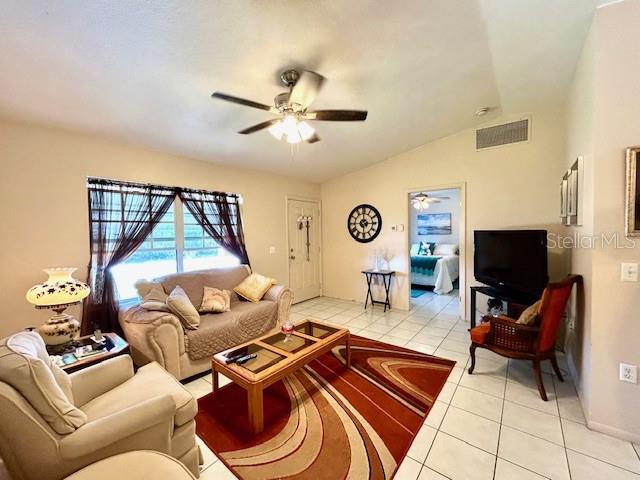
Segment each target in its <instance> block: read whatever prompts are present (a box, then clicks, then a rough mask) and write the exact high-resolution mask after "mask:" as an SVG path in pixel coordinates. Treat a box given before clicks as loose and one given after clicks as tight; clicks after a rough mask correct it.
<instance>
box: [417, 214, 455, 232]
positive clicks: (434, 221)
mask: <svg viewBox="0 0 640 480" xmlns="http://www.w3.org/2000/svg"><path fill="white" fill-rule="evenodd" d="M416 226H417V229H418V235H451V213H419V214H418V221H417V222H416Z"/></svg>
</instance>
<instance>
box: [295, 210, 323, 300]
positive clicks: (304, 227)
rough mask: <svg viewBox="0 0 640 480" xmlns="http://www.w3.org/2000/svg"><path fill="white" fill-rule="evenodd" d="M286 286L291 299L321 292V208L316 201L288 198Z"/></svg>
mask: <svg viewBox="0 0 640 480" xmlns="http://www.w3.org/2000/svg"><path fill="white" fill-rule="evenodd" d="M287 219H288V224H289V227H288V228H289V288H291V290H292V291H293V302H294V303H297V302H302V301H304V300H308V299H310V298H314V297H318V296H320V294H321V287H322V285H321V280H320V207H319V204H318V202H313V201H304V200H289V201H288V206H287Z"/></svg>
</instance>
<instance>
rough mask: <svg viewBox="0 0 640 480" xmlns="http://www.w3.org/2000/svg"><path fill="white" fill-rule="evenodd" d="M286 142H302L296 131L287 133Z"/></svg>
mask: <svg viewBox="0 0 640 480" xmlns="http://www.w3.org/2000/svg"><path fill="white" fill-rule="evenodd" d="M287 142H288V143H300V142H302V137H301V136H300V134H299V133H298V130H297V129H296V130H295V131H294V132H292V133H287Z"/></svg>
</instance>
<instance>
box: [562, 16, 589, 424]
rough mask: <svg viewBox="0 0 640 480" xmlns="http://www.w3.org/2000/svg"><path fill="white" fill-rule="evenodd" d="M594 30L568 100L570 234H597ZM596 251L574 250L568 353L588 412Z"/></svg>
mask: <svg viewBox="0 0 640 480" xmlns="http://www.w3.org/2000/svg"><path fill="white" fill-rule="evenodd" d="M594 54H595V50H594V30H593V29H591V30H590V32H589V35H588V36H587V38H586V40H585V43H584V46H583V50H582V53H581V55H580V59H579V61H578V66H577V68H576V72H575V79H574V82H573V85H572V87H571V91H570V94H569V98H568V101H567V148H566V150H567V162H568V164H567V167H569V166H570V165H571V164H573V162H574V161H575V160H576V158H577V157H578V156H582V157H583V182H582V184H581V185H580V187H581V188H580V193H579V194H580V203H579V208H580V210H581V215H580V216H581V219H582V223H581V225H580V226H575V227H567V228H566V234H568V235H574V236H575V235H580V236H584V237H588V236H591V235H593V233H594V219H593V213H594V212H593V209H594V207H593V202H594V156H593V153H594V152H593V115H594V112H593V103H594V102H593V100H594V88H595V85H594V69H595V62H594ZM591 262H592V250H590V249H585V248H576V249H573V250H572V251H571V271H572V272H573V273H579V274H581V275H582V277H583V286H582V288H577V289H575V290H574V294H573V302H572V306H573V308H572V309H571V311H570V315H571V319H570V321H569V322H568V324H569V328H568V330H567V336H566V352H567V360H568V364H569V368H570V370H571V373H572V377H573V378H574V380H575V383H576V386H577V387H578V393H579V395H580V399H581V401H582V404H583V407H584V411H585V412H587V411H588V402H589V392H590V389H591V387H590V375H589V373H590V368H591V345H590V343H589V341H588V339H589V338H590V337H591V322H590V319H591V303H592V299H593V295H592V283H593V282H592V272H591Z"/></svg>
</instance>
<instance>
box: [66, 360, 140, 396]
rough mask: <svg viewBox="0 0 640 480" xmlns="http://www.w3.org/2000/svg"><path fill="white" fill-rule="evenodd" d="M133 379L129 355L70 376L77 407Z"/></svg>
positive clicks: (106, 361)
mask: <svg viewBox="0 0 640 480" xmlns="http://www.w3.org/2000/svg"><path fill="white" fill-rule="evenodd" d="M131 377H133V362H132V361H131V357H130V356H129V355H121V356H119V357H115V358H110V359H108V360H105V361H104V362H100V363H98V364H96V365H92V366H90V367H87V368H85V369H83V370H80V371H78V372H75V373H72V374H70V375H69V378H70V380H71V391H72V392H73V400H74V403H75V404H76V406H82V405H84V404H86V403H88V402H90V401H91V400H93V399H94V398H96V397H99V396H100V395H102V394H104V393H106V392H108V391H109V390H112V389H114V388H115V387H117V386H118V385H121V384H123V383H124V382H126V381H127V380H129V379H130V378H131Z"/></svg>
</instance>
